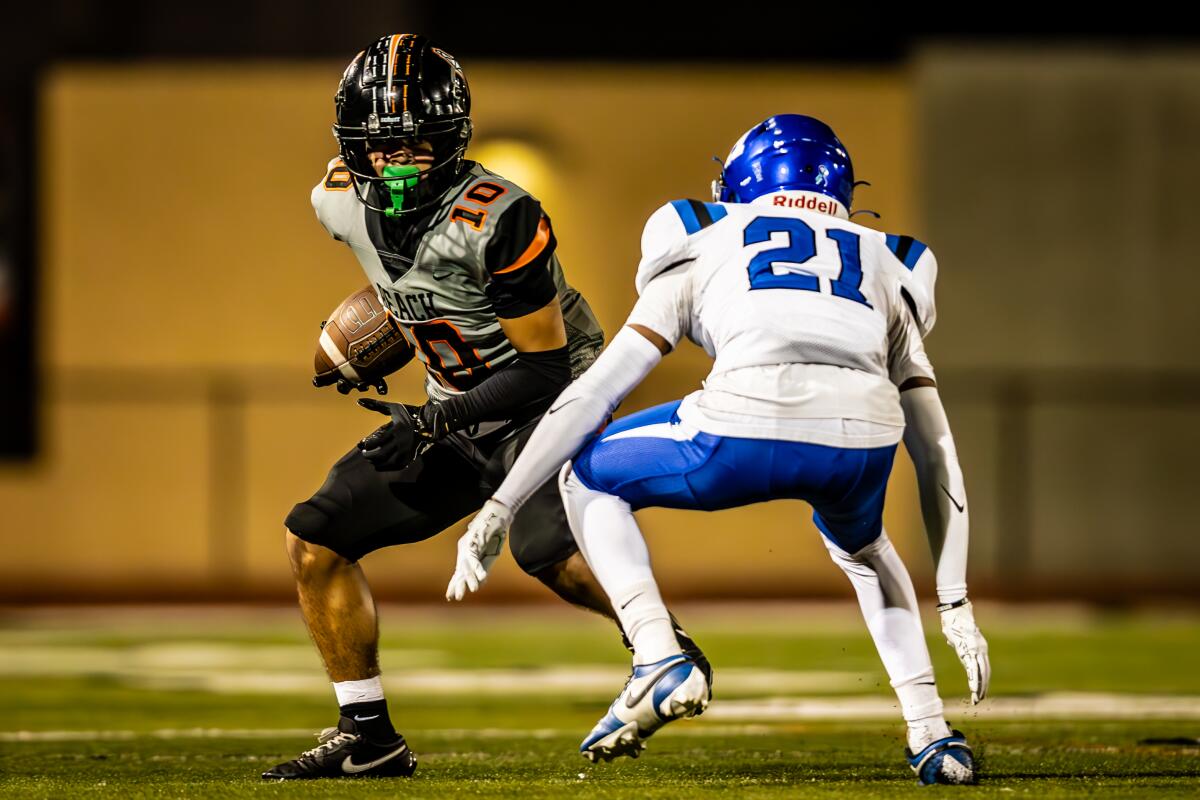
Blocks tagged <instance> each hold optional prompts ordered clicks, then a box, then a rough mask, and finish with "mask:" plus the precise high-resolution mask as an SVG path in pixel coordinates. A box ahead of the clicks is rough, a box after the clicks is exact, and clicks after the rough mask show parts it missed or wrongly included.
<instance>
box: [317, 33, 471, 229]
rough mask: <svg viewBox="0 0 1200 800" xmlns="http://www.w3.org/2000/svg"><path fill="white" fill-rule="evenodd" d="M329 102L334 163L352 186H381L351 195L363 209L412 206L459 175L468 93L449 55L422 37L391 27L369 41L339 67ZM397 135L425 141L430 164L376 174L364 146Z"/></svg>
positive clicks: (431, 200) (429, 200)
mask: <svg viewBox="0 0 1200 800" xmlns="http://www.w3.org/2000/svg"><path fill="white" fill-rule="evenodd" d="M334 106H335V108H336V110H337V123H336V124H335V125H334V126H333V136H334V138H335V139H337V142H338V151H339V153H340V154H341V157H342V161H343V162H345V164H346V168H347V169H349V170H350V174H351V175H352V176H353V178H354V181H355V183H356V184H357V185H359V186H360V187H361V185H362V184H366V185H368V186H372V185H373V186H377V187H378V188H379V189H380V190H381V191H380V192H379V193H372V192H369V191H368V192H363V191H361V190H360V191H358V192H356V193H355V194H356V195H357V196H358V197H359V199H360V200H362V201H363V203H365V204H366V205H367V207H368V208H371V209H372V210H374V211H378V212H380V213H382V214H386V215H387V216H389V217H398V216H401V215H403V214H407V213H411V212H413V211H420V210H421V209H425V208H428V207H429V206H431V205H433V204H435V203H436V202H437V201H438V200H440V199H441V197H442V195H444V194H445V193H446V191H447V190H448V189H450V187H451V186H453V185H454V184H455V183H456V182H457V180H458V178H459V177H460V176H461V174H462V171H463V169H464V166H465V165H464V161H465V158H464V156H465V154H466V150H467V143H468V142H469V141H470V140H471V93H470V90H469V89H468V88H467V79H466V76H465V75H463V71H462V67H460V66H459V64H458V61H456V60H455V58H454V56H452V55H450V54H449V53H447V52H446V51H444V50H441V49H439V48H437V47H434V46H433V45H432V44H431V43H430V42H429V39H427V38H426V37H425V36H422V35H420V34H413V33H397V34H392V35H391V36H384V37H382V38H380V39H378V40H376V41H375V42H373V43H371V45H369V46H368V47H367V49H365V50H363V51H362V52H361V53H359V54H358V55H357V56H355V57H354V60H353V61H351V62H350V66H348V67H346V71H345V73H344V74H343V75H342V81H341V83H340V84H338V90H337V94H336V95H334ZM398 140H425V141H428V142H429V143H430V144H431V145H432V147H433V157H434V161H433V165H432V166H431V167H429V169H427V170H424V171H417V169H416V168H415V167H411V166H403V167H393V166H389V167H386V168H385V174H384V175H383V176H379V175H376V174H375V170H374V169H373V168H372V166H371V163H370V162H369V161H368V160H367V153H368V151H369V150H371V149H374V148H375V147H382V148H383V149H387V145H388V143H389V142H395V141H398ZM364 195H365V196H364ZM376 197H378V198H380V199H379V200H378V202H381V203H382V204H383V205H382V207H381V206H378V205H375V204H374V203H375V202H376V201H375V200H374V199H373V198H376ZM383 198H386V199H383ZM389 201H390V202H389Z"/></svg>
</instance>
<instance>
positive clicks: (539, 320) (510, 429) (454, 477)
mask: <svg viewBox="0 0 1200 800" xmlns="http://www.w3.org/2000/svg"><path fill="white" fill-rule="evenodd" d="M335 106H336V110H337V124H336V125H334V135H335V137H336V138H337V141H338V145H339V157H338V158H336V159H334V160H333V161H331V162H330V163H329V165H328V167H327V171H326V173H325V176H324V178H323V179H322V181H321V182H320V183H319V184H317V186H316V187H315V188H314V189H313V193H312V203H313V207H314V208H315V209H316V212H317V217H318V218H319V219H320V221H321V224H322V225H323V226H324V227H325V229H326V230H327V231H328V232H329V234H330V235H331V236H332V237H333V238H334V239H337V240H339V241H342V242H345V243H346V244H347V245H348V246H349V247H350V249H351V250H352V251H353V252H354V254H355V256H356V257H357V258H358V261H359V264H360V265H361V266H362V268H363V271H364V272H365V273H366V275H367V277H368V278H369V279H370V281H371V283H372V285H374V287H375V290H376V292H377V294H378V296H379V299H380V301H381V302H382V303H383V305H384V306H385V307H387V309H388V310H389V312H390V313H391V315H392V316H394V317H395V319H396V320H397V321H398V322H399V323H400V325H401V326H402V328H403V329H404V331H405V333H406V335H407V336H408V338H409V340H410V342H411V343H412V344H413V345H414V347H415V350H416V353H417V355H418V357H419V358H420V359H421V361H422V362H423V363H424V365H425V368H426V372H427V377H426V391H427V394H428V402H426V403H425V404H424V405H422V406H419V407H416V406H406V405H403V404H400V403H385V402H382V401H379V400H374V399H363V400H360V401H359V403H360V404H362V405H363V406H364V407H365V408H368V409H370V410H372V411H378V412H380V413H383V414H386V415H387V416H388V417H389V418H390V421H389V422H388V423H387V424H385V425H384V426H383V427H381V428H379V429H378V430H377V431H375V432H374V433H372V434H370V435H369V436H367V437H366V438H365V439H363V440H362V441H361V442H359V443H358V445H357V446H355V447H353V448H351V449H350V451H349V452H348V453H346V455H344V456H343V457H342V458H341V459H340V460H339V461H338V462H337V463H336V464H334V466H333V468H332V469H331V470H330V472H329V475H328V477H327V478H326V480H325V483H324V485H323V486H322V487H321V488H320V489H319V490H318V491H317V493H316V494H314V495H313V496H312V497H311V498H309V499H308V500H306V501H304V502H302V503H299V504H297V505H296V507H295V508H294V509H293V510H292V512H291V514H289V515H288V517H287V521H286V527H287V533H286V536H287V546H288V553H289V556H290V560H291V564H292V570H293V573H294V575H295V577H296V583H297V587H298V590H299V596H300V607H301V610H302V612H303V615H304V620H305V623H306V624H307V626H308V630H309V633H310V634H311V636H312V638H313V641H314V642H315V644H316V646H317V649H318V650H319V651H320V653H321V657H322V659H323V660H324V663H325V669H326V671H327V672H328V674H329V677H330V679H331V680H332V681H333V684H334V691H335V694H336V695H337V699H338V705H339V707H340V712H341V715H340V719H339V722H338V726H337V727H336V728H329V729H327V730H326V731H325V732H324V733H323V734H322V735H321V738H320V742H319V743H318V745H317V747H315V748H313V749H312V750H308V751H306V752H305V753H303V754H301V755H300V757H298V758H296V759H293V760H291V761H287V762H285V763H283V764H279V765H278V766H276V767H274V768H272V769H270V770H268V771H266V772H264V773H263V778H265V779H269V780H288V779H298V778H319V777H342V776H362V775H398V776H407V775H411V774H412V772H413V770H415V769H416V757H415V755H414V754H413V753H412V751H411V750H410V749H409V748H408V746H407V744H406V743H405V741H404V737H402V736H400V735H399V734H398V733H397V732H396V730H395V728H394V726H393V724H392V722H391V720H390V719H389V717H388V709H387V703H386V701H385V700H384V696H383V689H382V684H381V682H380V669H379V658H378V638H379V632H378V622H377V619H376V611H375V604H374V601H373V599H372V597H371V592H370V588H369V587H368V586H367V582H366V579H365V578H364V576H363V573H362V570H361V568H360V567H359V565H358V561H359V559H361V558H362V557H363V556H365V555H366V554H368V553H370V552H373V551H375V550H378V549H379V548H382V547H389V546H391V545H397V544H405V543H408V542H417V541H421V540H423V539H428V538H430V537H432V536H435V535H437V534H438V533H440V532H441V531H442V530H444V529H446V528H447V527H449V526H450V525H452V524H454V523H455V522H457V521H458V520H460V519H462V518H464V517H466V516H468V515H470V514H472V513H474V512H475V511H476V510H478V509H479V507H480V506H481V505H482V504H483V502H484V501H485V500H486V499H487V498H488V496H489V495H490V494H491V493H492V491H494V489H495V488H496V487H498V486H499V484H500V482H501V481H502V480H503V478H504V476H505V475H506V474H507V472H508V470H509V468H510V467H511V466H512V464H513V462H514V461H515V460H516V457H517V455H518V453H519V452H520V450H521V448H522V447H523V446H524V444H525V442H526V441H527V439H528V437H529V435H530V434H531V433H532V431H533V428H534V426H535V425H536V422H537V420H538V419H539V418H540V417H541V415H542V414H543V413H545V411H546V409H547V408H548V407H549V405H550V403H551V401H552V400H553V399H554V398H555V397H556V396H557V395H558V394H559V392H560V391H561V390H562V389H563V388H564V387H565V386H566V385H567V384H568V383H570V381H571V379H572V378H573V377H574V376H575V375H578V374H579V373H581V372H582V371H583V370H584V369H585V368H586V367H587V366H588V365H589V364H590V363H591V362H592V361H593V360H594V359H595V358H596V356H597V355H598V354H599V352H600V349H601V347H602V346H603V339H604V336H603V332H602V331H601V329H600V326H599V324H598V323H597V322H596V318H595V316H594V315H593V314H592V311H591V309H590V308H589V307H588V304H587V301H586V300H584V298H583V297H582V296H581V295H580V294H579V292H577V291H576V290H575V289H573V288H572V287H571V286H570V285H569V284H568V283H567V281H566V279H565V277H564V276H563V270H562V267H561V265H560V264H559V261H558V257H557V255H556V253H555V246H556V241H555V237H554V231H553V228H552V227H551V224H550V218H549V217H548V216H547V215H546V214H545V213H544V212H543V211H542V208H541V205H540V204H539V203H538V201H537V200H536V199H535V198H534V197H532V196H531V195H530V194H529V193H528V192H526V191H524V190H523V189H521V187H519V186H517V185H516V184H514V183H512V182H511V181H508V180H506V179H504V178H502V177H500V176H499V175H496V174H494V173H492V172H489V171H488V170H487V169H485V168H484V167H483V166H481V165H479V164H476V163H474V162H472V161H469V160H467V159H466V148H467V143H468V141H469V140H470V137H471V119H470V94H469V91H468V88H467V82H466V79H465V77H464V76H463V72H462V69H461V67H460V66H459V64H458V62H457V61H456V60H455V59H454V57H453V56H451V55H450V54H448V53H446V52H445V51H443V50H440V49H438V48H437V47H434V46H432V45H431V44H430V43H429V41H428V40H427V39H426V38H425V37H424V36H420V35H414V34H396V35H392V36H384V37H382V38H381V39H379V40H377V41H375V42H374V43H372V44H371V45H370V46H368V47H367V48H366V49H365V50H364V51H363V52H361V53H359V54H358V55H357V56H356V57H355V58H354V60H353V61H351V62H350V66H349V67H347V69H346V71H345V73H344V75H343V76H342V80H341V83H340V85H339V87H338V91H337V94H336V96H335ZM360 388H363V387H360ZM510 548H511V550H512V552H513V555H514V557H515V559H516V561H517V563H518V564H520V566H521V568H522V569H524V570H525V571H526V572H527V573H529V574H530V575H533V576H534V577H536V578H538V579H539V580H541V581H542V582H543V583H545V584H546V585H547V586H549V587H550V588H551V589H552V590H553V591H554V592H555V593H557V594H558V595H559V596H560V597H562V598H563V599H565V600H567V601H568V602H571V603H575V604H577V605H581V606H584V607H586V608H589V609H592V610H594V611H597V612H599V613H601V614H604V615H605V616H608V617H609V618H612V619H614V620H615V615H614V613H613V610H612V607H611V606H610V605H609V601H608V599H607V597H606V595H605V594H604V592H603V590H602V589H601V588H600V586H599V584H597V582H596V579H595V578H594V577H593V575H592V574H591V571H590V570H589V569H588V567H587V564H586V562H585V561H584V560H583V558H582V556H581V555H580V554H579V552H578V548H577V546H576V544H575V540H574V538H573V536H572V535H571V530H570V527H569V526H568V524H567V519H566V514H565V512H564V510H563V506H562V501H561V499H560V497H559V494H558V490H557V486H556V485H555V484H554V482H553V481H551V482H549V483H547V484H546V485H545V486H543V487H542V489H541V490H540V491H539V492H538V493H537V495H536V496H535V497H534V498H533V499H532V500H531V501H530V502H529V503H528V504H526V506H525V507H524V508H523V509H522V512H521V514H519V515H518V516H517V517H516V519H515V521H514V524H513V525H512V528H511V536H510ZM497 554H498V553H497ZM675 627H676V629H677V634H678V637H679V640H680V644H681V646H682V647H683V648H684V649H685V651H688V652H690V653H693V654H694V655H695V657H697V660H698V662H700V663H702V664H703V665H704V668H705V669H706V670H707V663H708V662H707V660H706V659H704V656H703V654H702V653H700V651H699V649H698V648H697V647H696V646H695V644H694V643H693V642H692V641H691V640H690V639H689V638H688V637H687V635H686V634H685V633H684V632H683V631H682V630H679V629H678V625H676V626H675ZM710 684H711V680H710Z"/></svg>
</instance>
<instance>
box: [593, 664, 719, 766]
mask: <svg viewBox="0 0 1200 800" xmlns="http://www.w3.org/2000/svg"><path fill="white" fill-rule="evenodd" d="M708 698H709V691H708V680H707V679H705V677H704V672H703V671H702V670H701V669H700V667H698V666H697V665H696V662H695V661H693V660H692V659H691V658H689V657H688V656H686V655H677V656H668V657H667V658H664V659H663V660H662V661H657V662H655V663H653V664H635V665H634V667H633V674H632V675H630V676H629V680H628V682H626V684H625V688H624V689H622V690H621V693H620V694H619V695H617V699H616V700H614V701H613V702H612V705H611V706H609V707H608V713H607V714H605V715H604V718H603V719H601V720H600V721H599V722H597V723H596V727H594V728H592V732H591V733H589V734H588V735H587V738H586V739H584V740H583V743H582V744H581V745H579V752H580V753H581V754H582V755H583V757H584V758H586V759H587V760H588V761H591V762H593V763H594V762H596V761H612V760H613V759H614V758H619V757H621V756H629V757H630V758H637V757H638V756H639V755H641V754H642V751H643V750H645V749H646V739H648V738H650V735H651V734H653V733H654V732H655V731H657V730H658V729H659V728H661V727H662V726H663V725H666V724H667V723H668V722H671V721H673V720H677V719H686V718H687V717H693V716H695V715H696V714H699V713H700V712H702V711H704V709H705V708H707V707H708Z"/></svg>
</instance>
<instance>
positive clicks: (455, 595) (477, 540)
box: [446, 500, 513, 600]
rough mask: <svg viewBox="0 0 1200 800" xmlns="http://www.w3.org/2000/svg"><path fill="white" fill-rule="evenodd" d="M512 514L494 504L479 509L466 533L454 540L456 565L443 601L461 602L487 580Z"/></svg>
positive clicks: (490, 502) (484, 505)
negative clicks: (456, 541) (456, 550)
mask: <svg viewBox="0 0 1200 800" xmlns="http://www.w3.org/2000/svg"><path fill="white" fill-rule="evenodd" d="M512 519H513V513H512V512H511V511H509V510H508V507H507V506H505V505H503V504H502V503H497V502H496V501H495V500H488V501H487V502H486V503H484V504H483V508H481V509H479V513H478V514H476V515H475V519H473V520H471V524H470V525H468V526H467V532H466V533H464V534H463V535H462V538H460V539H459V540H458V563H457V564H456V565H455V568H454V576H453V577H451V578H450V584H449V585H448V586H447V587H446V599H447V600H462V599H463V598H464V597H466V596H467V592H469V591H470V592H475V591H478V590H479V587H480V586H482V585H483V582H484V581H486V580H487V576H488V570H489V569H491V568H492V564H493V563H494V562H495V561H496V558H497V557H498V556H499V555H500V553H501V551H503V550H504V539H505V537H506V536H508V527H509V526H510V525H512Z"/></svg>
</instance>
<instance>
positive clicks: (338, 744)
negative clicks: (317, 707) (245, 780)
mask: <svg viewBox="0 0 1200 800" xmlns="http://www.w3.org/2000/svg"><path fill="white" fill-rule="evenodd" d="M317 741H318V744H317V746H316V747H314V748H313V749H312V750H306V751H305V752H303V753H301V754H300V757H299V758H296V759H293V760H291V761H285V762H284V763H282V764H280V765H278V766H276V767H272V768H271V769H269V770H267V771H266V772H264V773H263V774H262V777H263V780H264V781H291V780H305V779H311V778H407V777H409V776H410V775H412V774H413V772H414V771H415V770H416V769H417V755H416V753H414V752H413V751H412V750H409V749H408V745H407V744H405V742H404V737H403V736H401V735H399V734H396V740H395V741H393V742H385V743H383V744H379V743H376V742H372V741H368V740H367V739H366V738H365V737H364V736H363V735H362V734H360V733H359V732H358V729H357V726H356V725H355V724H354V720H352V719H351V718H349V717H342V718H341V719H340V720H338V726H337V727H336V728H326V729H325V730H323V731H321V734H320V736H318V737H317Z"/></svg>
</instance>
